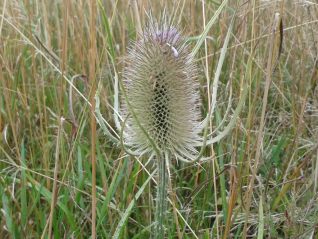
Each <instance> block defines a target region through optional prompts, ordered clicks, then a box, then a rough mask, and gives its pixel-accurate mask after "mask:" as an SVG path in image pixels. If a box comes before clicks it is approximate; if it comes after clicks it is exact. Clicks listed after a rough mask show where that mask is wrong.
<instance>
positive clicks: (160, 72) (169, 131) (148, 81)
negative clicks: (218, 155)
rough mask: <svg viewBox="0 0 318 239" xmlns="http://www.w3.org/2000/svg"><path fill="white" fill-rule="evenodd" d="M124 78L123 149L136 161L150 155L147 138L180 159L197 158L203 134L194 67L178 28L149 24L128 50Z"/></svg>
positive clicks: (164, 24) (153, 22)
mask: <svg viewBox="0 0 318 239" xmlns="http://www.w3.org/2000/svg"><path fill="white" fill-rule="evenodd" d="M123 76H124V88H125V92H126V96H127V97H126V98H125V99H123V112H122V113H123V117H124V119H126V118H127V123H126V125H125V128H124V138H125V143H127V144H128V145H130V146H131V147H133V148H134V149H135V150H136V151H137V152H138V153H139V154H140V155H141V154H144V153H151V152H153V147H152V145H151V143H150V140H149V137H150V138H152V140H153V142H154V143H155V144H156V145H157V147H158V148H159V149H160V150H161V151H168V152H170V153H172V155H174V156H175V157H176V158H178V159H181V160H182V159H183V156H184V155H189V154H191V155H193V154H195V153H197V152H196V149H195V148H194V146H193V145H194V143H195V142H197V141H198V140H199V139H200V136H199V133H200V131H201V127H200V122H199V120H200V117H201V115H200V98H199V90H198V83H197V81H196V76H197V67H196V65H195V63H194V61H193V57H192V56H191V54H190V51H189V47H188V45H187V44H186V43H185V39H184V38H183V37H182V36H181V34H180V32H179V31H178V30H177V28H175V27H173V26H171V25H170V24H167V23H164V22H159V23H158V22H155V21H150V23H149V24H148V26H147V27H146V28H145V30H144V32H143V33H142V34H141V35H140V39H139V40H138V41H136V42H133V43H132V44H131V46H130V48H129V50H128V56H127V57H126V66H125V68H124V74H123ZM127 100H128V102H129V104H128V103H127V102H125V101H127ZM134 115H135V117H134ZM137 120H138V121H139V124H140V125H141V126H142V128H143V129H144V131H146V132H147V133H148V137H147V135H146V134H145V133H144V132H143V130H142V128H141V127H140V125H139V124H138V122H137Z"/></svg>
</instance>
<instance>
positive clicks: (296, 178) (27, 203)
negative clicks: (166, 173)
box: [0, 0, 318, 238]
mask: <svg viewBox="0 0 318 239" xmlns="http://www.w3.org/2000/svg"><path fill="white" fill-rule="evenodd" d="M219 2H220V1H212V0H211V1H206V2H205V4H204V3H203V2H202V1H182V0H180V1H179V0H175V1H171V3H170V2H169V3H166V1H159V0H158V1H150V0H138V1H129V4H127V3H128V1H121V0H120V1H102V0H97V2H96V4H94V1H92V3H88V1H83V0H79V1H74V0H66V1H44V0H42V1H40V0H35V1H23V0H21V1H18V0H2V1H1V2H0V14H1V16H0V67H1V71H0V132H1V139H0V205H1V206H0V207H1V216H0V238H40V237H41V236H42V237H43V238H49V237H50V234H51V233H52V238H89V237H90V236H91V235H92V237H93V238H94V237H95V233H96V235H97V236H98V237H99V238H111V237H112V236H114V235H115V236H118V237H119V238H149V237H150V235H151V231H152V226H153V225H152V223H153V220H154V218H153V214H154V199H153V195H154V194H155V183H154V180H150V179H151V178H149V174H151V173H152V172H153V170H154V168H153V167H152V166H151V163H150V164H149V165H145V163H146V162H147V158H134V157H131V156H128V155H127V154H126V153H125V151H124V149H122V148H120V147H119V148H118V147H115V145H113V144H112V143H111V141H110V140H109V139H108V138H106V137H105V136H104V134H103V131H101V130H100V128H99V127H98V126H97V127H96V121H95V117H94V115H93V114H94V104H95V101H94V98H93V97H94V95H95V91H96V84H97V83H98V82H102V86H103V88H102V91H101V95H100V99H101V111H102V114H103V116H104V117H105V119H107V120H108V122H110V126H111V127H112V128H115V125H114V124H115V123H114V121H113V116H112V114H113V109H112V105H113V93H114V87H113V86H114V76H115V75H116V74H118V76H119V80H121V73H122V69H123V64H124V62H123V59H124V56H125V54H126V49H127V46H128V44H129V40H130V39H135V38H136V32H137V31H140V28H142V26H143V25H144V24H145V22H146V21H147V15H146V10H149V9H152V12H153V14H154V15H159V14H160V12H161V11H162V10H163V9H164V8H166V9H168V10H169V12H170V13H171V14H172V15H174V16H175V22H178V23H180V26H181V28H182V29H184V33H185V35H187V36H189V41H190V42H191V44H192V45H193V47H194V46H195V44H196V43H197V41H198V40H199V39H200V38H199V37H200V35H201V34H202V33H203V32H204V29H205V27H204V26H205V25H206V24H207V22H208V21H209V20H210V19H211V18H212V17H213V15H214V13H215V11H216V10H217V8H218V7H219V5H220V3H219ZM234 9H236V15H235V23H234V27H233V30H232V34H231V39H230V43H229V47H228V48H227V52H226V55H225V60H224V64H223V67H222V72H221V75H220V79H219V83H218V95H217V97H216V99H217V104H216V107H215V113H214V117H213V120H212V121H211V125H210V130H211V131H214V130H216V129H217V132H218V131H222V129H223V128H224V125H226V124H227V123H228V122H230V120H231V117H232V115H233V111H234V109H235V108H236V106H237V104H238V102H239V99H240V97H241V87H242V85H244V83H245V82H247V83H248V90H249V92H248V99H247V100H246V102H245V105H244V108H243V111H242V112H241V113H240V117H239V120H238V121H237V122H236V125H235V127H234V129H233V130H232V131H231V132H230V133H229V134H228V135H227V136H226V137H225V138H224V139H223V140H221V141H220V142H219V143H216V144H214V145H213V147H211V148H209V149H207V150H206V152H205V156H207V157H210V158H211V160H208V161H205V162H201V163H199V164H183V163H180V162H175V161H173V162H172V168H171V175H172V176H171V182H170V183H171V185H169V187H170V190H171V192H170V193H169V194H170V195H169V197H170V199H169V200H170V201H169V202H170V205H169V214H168V219H167V223H166V236H167V238H178V237H179V238H318V227H317V226H318V206H317V205H318V194H317V191H318V187H317V184H318V144H317V142H318V100H317V99H318V86H317V82H318V4H317V3H316V2H315V1H314V0H311V1H302V0H299V1H298V0H297V1H296V0H290V1H271V0H268V1H265V0H263V1H261V0H259V1H257V0H250V1H234V0H229V1H228V3H227V4H226V7H225V8H224V9H223V10H222V13H221V14H220V16H219V17H218V20H217V22H216V24H214V25H213V26H212V27H211V28H210V30H209V31H208V35H207V38H206V40H205V41H204V42H203V44H202V45H201V47H200V48H199V50H198V52H197V55H196V59H197V64H198V66H199V68H200V70H201V71H200V79H199V80H200V83H201V86H202V87H201V97H202V102H203V107H202V112H203V113H206V112H207V110H208V108H209V102H210V101H209V99H210V98H211V97H215V96H216V95H211V94H210V93H209V92H210V90H211V91H212V88H213V86H212V83H213V79H214V75H215V73H216V69H217V65H218V59H219V56H220V51H221V48H222V46H223V43H224V40H225V36H226V34H227V32H228V27H229V24H230V22H231V19H232V17H233V14H234V11H233V10H234ZM276 13H279V17H277V19H276V22H275V14H276ZM280 20H281V23H282V24H281V25H280ZM64 119H65V120H64ZM220 124H222V125H221V126H219V125H220ZM218 126H219V127H218ZM92 163H93V164H92ZM94 165H95V166H96V167H95V166H94ZM95 184H96V187H95ZM94 190H96V191H94ZM92 202H93V203H92ZM92 205H93V207H92ZM124 219H125V220H124ZM118 225H120V226H118Z"/></svg>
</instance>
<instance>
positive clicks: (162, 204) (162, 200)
mask: <svg viewBox="0 0 318 239" xmlns="http://www.w3.org/2000/svg"><path fill="white" fill-rule="evenodd" d="M165 157H167V154H166V155H165ZM165 157H163V155H162V154H161V155H160V156H159V157H158V156H157V158H156V159H157V167H158V183H157V198H156V203H157V205H156V215H155V219H156V224H155V237H154V238H155V239H162V238H164V235H165V231H164V222H165V216H166V207H167V205H166V202H167V171H166V170H167V169H166V159H165Z"/></svg>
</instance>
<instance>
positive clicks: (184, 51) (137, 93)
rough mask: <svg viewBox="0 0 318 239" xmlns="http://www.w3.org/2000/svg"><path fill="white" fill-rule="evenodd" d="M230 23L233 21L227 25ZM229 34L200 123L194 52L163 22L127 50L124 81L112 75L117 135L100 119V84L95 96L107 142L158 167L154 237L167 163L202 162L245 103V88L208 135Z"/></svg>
mask: <svg viewBox="0 0 318 239" xmlns="http://www.w3.org/2000/svg"><path fill="white" fill-rule="evenodd" d="M232 24H233V22H231V26H232ZM230 33H231V28H230V29H229V31H228V34H227V36H226V39H225V42H224V45H223V48H222V51H221V55H220V60H219V63H218V66H217V70H216V73H215V78H214V81H213V87H212V95H213V97H212V102H210V104H209V105H211V108H210V109H209V111H208V113H207V115H206V117H205V118H204V119H202V118H201V113H200V112H201V109H200V107H201V104H200V95H199V84H198V82H197V79H196V78H197V74H198V70H197V67H196V64H195V62H194V56H195V53H196V51H197V50H192V51H191V49H190V46H189V44H187V42H186V39H185V38H184V37H183V36H182V35H181V32H180V31H179V30H178V29H177V28H176V27H174V26H173V24H171V21H170V20H169V18H167V17H163V18H162V19H161V20H160V21H158V22H157V21H155V20H153V19H152V18H150V20H149V23H148V25H147V26H146V27H145V29H144V31H143V32H142V33H140V34H139V38H138V40H137V41H135V42H132V43H131V45H130V47H129V49H128V54H127V57H126V61H125V67H124V71H123V80H121V81H119V80H118V77H117V74H115V82H114V83H115V84H114V92H115V94H114V107H113V108H114V121H115V124H116V127H117V130H118V133H116V132H115V130H113V129H111V128H110V127H109V124H108V123H107V121H105V120H104V119H103V117H102V116H101V114H100V111H99V91H100V85H99V89H98V91H97V94H96V116H97V118H98V122H99V124H100V125H101V127H102V128H103V130H104V132H105V133H106V135H107V136H108V137H109V139H111V140H112V141H113V142H114V143H116V144H117V145H122V146H123V147H124V149H125V150H126V152H127V153H128V154H130V155H134V156H143V155H147V156H148V157H149V158H151V159H153V158H154V159H155V160H156V162H157V167H158V179H157V186H158V191H157V202H156V203H157V206H156V222H155V238H163V235H164V226H163V225H164V218H165V207H166V201H167V198H166V197H167V192H166V191H167V190H166V182H167V172H168V171H167V170H166V169H167V167H169V162H170V159H171V158H175V159H176V160H181V161H185V162H196V161H198V160H200V159H202V154H203V152H204V148H205V146H207V145H211V144H213V143H215V142H218V141H219V140H221V139H222V138H223V137H224V136H226V135H227V134H228V133H229V132H230V130H231V128H232V127H233V126H234V124H235V120H236V118H237V116H238V114H239V112H240V110H241V108H242V106H243V103H244V101H245V97H246V93H247V87H245V88H243V93H242V97H241V99H240V101H239V104H238V106H237V108H236V110H235V111H234V113H233V117H232V119H231V121H230V123H229V124H228V125H227V126H225V127H224V130H223V131H222V132H220V133H219V134H218V135H217V136H215V137H213V133H211V134H210V135H208V134H207V128H208V122H209V120H210V118H211V115H212V112H213V110H214V107H215V104H216V94H217V85H218V84H217V83H218V79H219V76H220V72H221V67H222V64H223V60H224V56H225V52H226V49H227V44H228V42H229V36H230ZM202 37H204V35H203V36H201V38H202ZM198 44H202V40H201V41H200V39H199V41H198V43H197V45H196V47H195V48H194V49H198V47H199V46H200V45H198ZM119 83H120V86H121V90H122V94H121V97H119ZM120 98H121V109H120V107H119V105H120V103H119V99H120ZM227 112H229V111H227ZM222 122H224V121H222ZM109 129H111V130H112V132H113V133H111V132H110V130H109Z"/></svg>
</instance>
